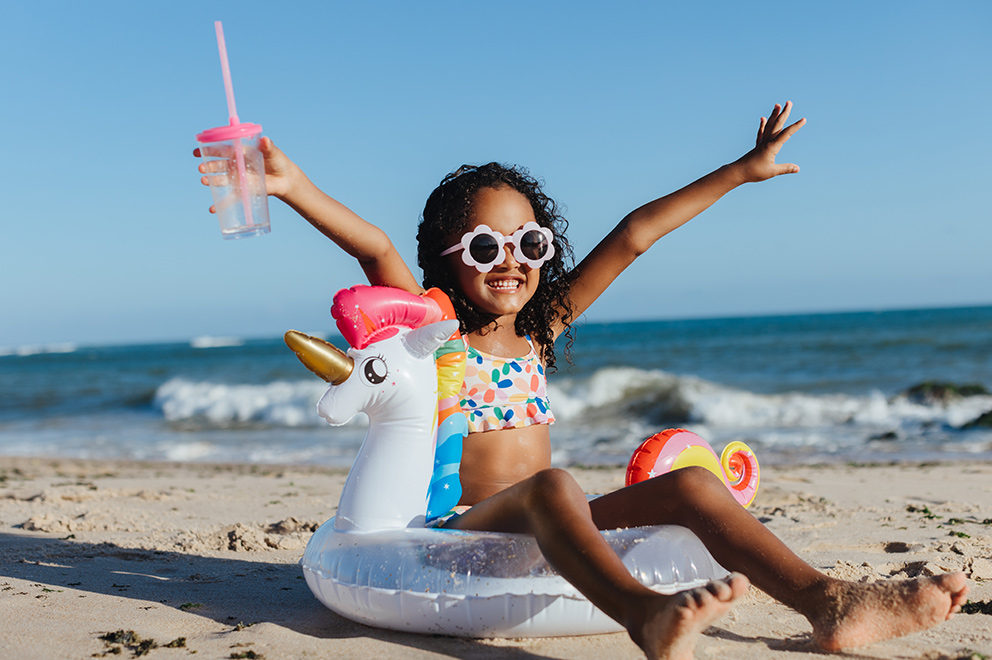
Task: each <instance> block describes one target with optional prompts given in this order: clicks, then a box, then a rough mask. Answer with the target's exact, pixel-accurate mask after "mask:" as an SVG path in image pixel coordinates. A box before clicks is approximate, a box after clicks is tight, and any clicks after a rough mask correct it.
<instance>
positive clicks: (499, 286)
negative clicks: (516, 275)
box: [486, 279, 521, 292]
mask: <svg viewBox="0 0 992 660" xmlns="http://www.w3.org/2000/svg"><path fill="white" fill-rule="evenodd" d="M520 284H521V282H520V280H513V279H501V280H492V281H490V282H486V286H488V287H489V288H490V289H492V290H494V291H507V292H510V291H516V290H517V289H519V288H520Z"/></svg>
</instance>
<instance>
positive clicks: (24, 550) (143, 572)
mask: <svg viewBox="0 0 992 660" xmlns="http://www.w3.org/2000/svg"><path fill="white" fill-rule="evenodd" d="M0 558H2V563H0V589H2V591H0V601H2V600H5V599H7V598H17V597H22V598H23V597H29V598H55V597H58V596H59V594H61V593H63V592H62V591H61V590H76V591H83V592H90V593H94V594H103V595H107V596H114V597H118V598H126V599H131V600H134V601H136V606H137V607H143V608H146V609H149V610H153V609H154V608H156V607H159V606H163V607H169V608H174V609H177V610H182V611H185V612H188V613H190V614H195V615H198V616H203V617H207V618H210V619H213V620H214V621H216V622H218V623H220V624H222V625H225V626H231V628H232V630H233V629H234V628H235V627H236V626H237V625H238V624H239V623H241V624H245V625H249V624H257V623H272V624H275V625H277V626H281V627H283V628H286V629H288V630H292V631H294V632H296V633H299V634H301V635H306V636H310V637H314V638H319V639H355V638H364V639H368V640H377V641H381V642H384V643H389V644H397V645H400V646H405V647H409V648H411V649H421V650H424V651H429V652H432V653H440V654H444V655H448V656H450V657H452V658H481V657H492V656H493V655H494V654H495V655H499V657H503V658H519V659H521V660H525V659H528V658H534V659H539V658H546V657H547V656H544V655H540V654H535V653H533V652H531V651H528V650H525V649H520V648H514V647H512V646H499V647H498V648H495V647H493V646H491V645H488V644H486V643H482V642H478V641H474V640H469V639H459V638H454V637H443V636H424V635H415V634H410V633H400V632H394V631H389V630H380V629H376V628H369V627H367V626H364V625H362V624H358V623H354V622H352V621H349V620H347V619H345V618H343V617H341V616H338V615H337V614H335V613H333V612H331V611H330V610H327V609H326V608H324V607H323V606H322V605H321V604H320V603H319V602H318V601H317V600H316V598H314V596H313V595H312V594H311V593H310V589H309V588H308V587H307V585H306V581H305V580H304V579H303V574H302V571H301V570H300V567H299V566H298V565H297V564H295V563H272V562H267V561H264V560H262V561H253V560H252V559H253V558H246V559H234V558H226V557H204V556H199V555H195V554H185V553H180V552H166V551H159V550H142V549H132V548H122V547H120V546H117V545H113V544H109V543H100V544H93V543H85V542H78V541H75V540H72V539H57V538H50V537H43V536H35V535H29V534H24V535H17V534H5V533H0ZM260 558H261V557H260ZM4 578H14V579H17V580H24V581H26V582H29V583H32V584H31V588H29V589H27V590H25V589H23V588H21V587H19V586H11V585H10V584H9V583H8V584H6V585H4V584H3V583H4ZM36 592H37V593H36ZM138 601H140V602H138ZM114 627H115V626H114V625H113V624H112V623H108V626H107V629H108V631H109V630H112V629H113V628H114Z"/></svg>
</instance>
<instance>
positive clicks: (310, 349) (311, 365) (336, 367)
mask: <svg viewBox="0 0 992 660" xmlns="http://www.w3.org/2000/svg"><path fill="white" fill-rule="evenodd" d="M283 339H285V340H286V345H287V346H289V347H290V349H292V351H293V352H294V353H296V357H298V358H300V362H302V363H303V366H304V367H306V368H307V369H309V370H310V371H312V372H314V373H315V374H317V375H318V376H320V377H321V378H323V379H324V380H326V381H327V382H328V383H330V384H331V385H340V384H341V383H343V382H344V381H346V380H348V376H350V375H351V372H352V370H353V369H354V368H355V361H354V360H352V359H351V358H350V357H348V356H347V355H345V354H344V353H343V352H342V351H341V349H339V348H337V347H336V346H334V345H333V344H329V343H327V342H326V341H324V340H323V339H318V338H317V337H311V336H310V335H305V334H303V333H302V332H297V331H296V330H290V331H289V332H287V333H286V334H285V335H283Z"/></svg>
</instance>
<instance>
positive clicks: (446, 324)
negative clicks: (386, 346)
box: [403, 320, 458, 359]
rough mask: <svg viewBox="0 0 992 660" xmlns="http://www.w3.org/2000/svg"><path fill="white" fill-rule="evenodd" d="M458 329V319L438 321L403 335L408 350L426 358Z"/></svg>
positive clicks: (418, 356) (417, 356) (414, 354)
mask: <svg viewBox="0 0 992 660" xmlns="http://www.w3.org/2000/svg"><path fill="white" fill-rule="evenodd" d="M457 329H458V321H455V320H451V321H438V322H437V323H431V324H429V325H425V326H424V327H422V328H417V329H415V330H411V331H410V332H408V333H407V334H406V336H404V337H403V345H404V346H406V350H407V351H409V353H410V354H411V355H413V356H414V357H416V358H421V359H422V358H425V357H427V356H428V355H430V354H432V353H433V352H434V351H436V350H437V349H438V348H439V347H440V346H441V344H443V343H444V342H446V341H448V338H449V337H451V335H453V334H455V330H457Z"/></svg>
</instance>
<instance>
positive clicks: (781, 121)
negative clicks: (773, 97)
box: [769, 101, 792, 135]
mask: <svg viewBox="0 0 992 660" xmlns="http://www.w3.org/2000/svg"><path fill="white" fill-rule="evenodd" d="M775 107H776V108H777V109H780V111H779V112H778V114H777V115H776V117H775V121H774V122H771V121H769V123H770V124H771V125H772V130H771V133H772V135H775V134H776V133H778V132H779V131H780V130H782V127H783V126H785V122H787V121H788V120H789V115H790V114H791V113H792V101H786V102H785V105H784V106H780V105H778V104H777V103H776V104H775Z"/></svg>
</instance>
